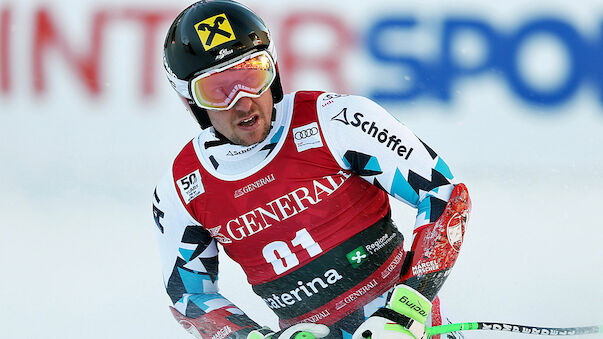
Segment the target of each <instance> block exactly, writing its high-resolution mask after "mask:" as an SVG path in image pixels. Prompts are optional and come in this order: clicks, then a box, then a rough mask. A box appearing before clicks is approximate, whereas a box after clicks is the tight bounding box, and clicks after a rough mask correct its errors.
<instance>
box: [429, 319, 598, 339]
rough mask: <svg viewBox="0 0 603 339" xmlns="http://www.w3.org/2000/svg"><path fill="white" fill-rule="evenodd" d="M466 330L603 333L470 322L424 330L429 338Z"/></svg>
mask: <svg viewBox="0 0 603 339" xmlns="http://www.w3.org/2000/svg"><path fill="white" fill-rule="evenodd" d="M467 330H486V331H503V332H514V333H523V334H538V335H554V336H560V335H582V334H595V333H603V326H585V327H565V328H553V327H536V326H525V325H515V324H506V323H490V322H470V323H457V324H449V325H441V326H434V327H429V328H427V329H426V331H427V336H428V337H431V336H433V335H436V334H443V333H450V332H456V331H467Z"/></svg>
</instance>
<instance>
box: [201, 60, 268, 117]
mask: <svg viewBox="0 0 603 339" xmlns="http://www.w3.org/2000/svg"><path fill="white" fill-rule="evenodd" d="M275 78H276V66H275V64H274V61H273V60H272V57H270V54H268V52H266V51H261V52H256V53H253V54H250V55H248V56H245V57H243V58H242V59H241V60H238V61H237V62H236V63H234V64H228V65H226V66H224V67H220V68H217V69H212V70H209V71H207V72H204V73H201V74H200V75H198V76H196V77H195V78H193V79H192V80H191V81H190V82H189V89H190V93H191V95H192V97H193V100H195V103H196V104H197V105H198V106H199V107H202V108H205V109H211V110H219V111H222V110H228V109H230V108H232V107H233V106H234V104H235V103H236V102H237V100H239V99H240V98H242V97H251V98H257V97H259V96H260V95H262V94H263V93H264V92H266V90H267V89H268V88H270V85H272V82H273V81H274V79H275Z"/></svg>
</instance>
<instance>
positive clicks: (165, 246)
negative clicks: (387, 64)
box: [153, 0, 471, 339]
mask: <svg viewBox="0 0 603 339" xmlns="http://www.w3.org/2000/svg"><path fill="white" fill-rule="evenodd" d="M164 67H165V70H166V73H167V77H168V79H169V81H170V83H171V85H172V86H173V88H174V89H175V90H176V92H177V93H178V95H179V96H180V97H181V99H182V101H183V102H184V103H185V105H186V107H187V109H188V110H189V111H190V113H191V114H192V116H193V117H194V118H195V120H196V121H197V122H198V123H199V125H200V126H201V129H202V130H201V132H200V133H199V135H197V136H196V137H195V138H194V139H192V140H191V141H190V142H189V143H187V144H186V145H185V146H184V148H183V149H182V151H181V152H180V153H179V154H178V156H177V157H176V158H175V160H174V161H173V164H172V166H171V168H170V170H169V171H168V173H167V175H165V176H164V177H163V178H162V179H161V181H160V182H159V184H158V185H157V187H156V188H155V191H154V194H153V215H154V219H155V222H156V225H157V228H158V239H159V248H160V253H161V258H162V259H161V260H162V266H163V276H164V282H165V286H166V289H167V293H168V295H169V297H170V298H171V300H172V303H173V307H171V311H172V313H173V315H174V316H175V318H176V319H177V321H178V322H179V323H180V324H182V325H183V326H184V327H185V328H186V329H187V330H188V331H189V332H190V333H192V334H193V335H194V336H195V337H197V338H212V339H223V338H250V339H262V338H270V337H272V338H293V337H295V335H296V334H298V333H299V332H308V333H311V334H312V335H314V336H315V337H317V338H322V337H324V338H351V337H353V338H355V339H356V338H369V337H370V338H374V339H378V338H386V337H387V338H415V339H418V338H422V337H424V336H425V325H426V322H427V318H428V316H429V315H430V313H432V312H431V309H432V301H434V299H435V298H436V294H437V293H438V291H439V289H440V287H441V286H442V284H443V282H444V280H445V279H446V277H447V276H448V274H449V271H450V269H451V267H452V266H453V264H454V262H455V260H456V258H457V256H458V251H459V249H460V246H461V243H462V241H463V235H464V232H465V226H466V222H467V218H468V215H469V212H470V209H471V202H470V199H469V196H468V192H467V189H466V187H465V185H463V184H455V183H453V181H452V180H453V176H452V174H451V172H450V170H449V168H448V166H447V165H446V163H445V162H444V160H443V159H442V158H441V157H440V156H439V155H438V154H437V153H436V152H435V151H433V150H432V149H431V148H430V147H429V146H427V145H426V144H425V143H423V142H422V141H421V140H420V139H419V138H417V137H416V136H415V135H414V134H413V133H412V132H411V131H410V130H409V129H408V128H407V127H406V126H404V125H403V124H401V123H399V122H398V121H397V120H396V119H395V118H393V117H392V116H391V115H390V114H389V113H388V112H386V111H385V110H384V109H383V108H382V107H380V106H379V105H378V104H376V103H375V102H373V101H371V100H369V99H367V98H364V97H360V96H352V95H340V94H335V93H323V92H314V91H298V92H295V93H291V94H287V95H284V94H283V89H282V86H281V79H280V76H279V72H278V67H277V55H276V49H275V45H274V42H273V40H272V38H271V35H270V33H269V31H268V29H267V27H266V26H265V24H264V22H263V21H262V20H261V19H260V18H259V17H258V16H257V15H256V14H254V13H253V12H252V11H251V10H250V9H248V8H247V7H245V6H243V5H241V4H239V3H236V2H234V1H228V0H214V1H201V2H197V3H195V4H193V5H191V6H190V7H188V8H186V9H185V10H184V11H183V12H182V13H180V15H178V17H177V18H176V19H175V20H174V22H173V24H172V25H171V27H170V28H169V31H168V33H167V37H166V40H165V45H164ZM390 196H391V197H393V198H396V199H399V200H401V201H403V202H405V203H407V204H408V205H410V206H412V207H414V208H416V209H417V210H418V213H417V216H416V222H415V225H414V233H413V238H414V239H413V242H412V247H411V250H410V251H405V250H404V248H403V241H404V239H403V236H402V234H401V233H400V232H399V231H398V230H397V229H396V226H395V225H394V223H393V221H392V219H391V213H390V204H389V197H390ZM218 243H219V244H220V245H221V246H222V248H223V249H224V251H225V252H226V253H227V254H228V256H229V257H230V258H232V259H233V260H234V261H236V262H237V263H239V264H240V265H241V267H242V269H243V271H244V272H245V274H246V276H247V280H248V282H249V283H250V284H251V286H252V288H253V290H254V292H255V293H256V294H257V295H259V296H260V297H261V298H262V299H263V300H264V301H265V302H266V304H267V305H268V307H269V308H270V309H271V310H272V311H274V312H275V313H276V315H277V316H278V318H279V322H280V326H281V328H282V329H281V330H279V331H277V332H274V331H272V330H271V329H269V328H267V327H262V326H260V325H258V324H257V323H256V322H254V321H253V320H252V319H251V318H250V317H248V316H247V315H246V314H244V313H243V311H241V310H240V308H238V307H237V306H236V305H234V304H233V303H231V302H230V301H229V300H227V299H226V298H225V297H223V296H222V295H221V294H220V293H219V292H218V288H217V278H218V246H217V245H218ZM434 308H435V307H434ZM436 318H437V312H433V314H432V315H431V321H432V322H436V321H437V319H436Z"/></svg>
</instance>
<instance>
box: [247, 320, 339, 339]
mask: <svg viewBox="0 0 603 339" xmlns="http://www.w3.org/2000/svg"><path fill="white" fill-rule="evenodd" d="M327 335H329V328H328V327H327V326H325V325H320V324H312V323H301V324H295V325H293V326H290V327H287V328H285V329H282V330H280V331H278V332H274V331H272V330H271V329H269V328H268V327H263V328H260V329H257V330H253V331H251V332H250V333H249V334H248V335H247V339H314V338H323V337H326V336H327Z"/></svg>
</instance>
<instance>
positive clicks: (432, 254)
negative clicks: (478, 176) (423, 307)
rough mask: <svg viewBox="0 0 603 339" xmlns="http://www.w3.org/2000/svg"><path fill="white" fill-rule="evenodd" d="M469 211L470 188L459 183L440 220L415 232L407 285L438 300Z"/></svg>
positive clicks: (405, 277) (454, 260) (460, 241)
mask: <svg viewBox="0 0 603 339" xmlns="http://www.w3.org/2000/svg"><path fill="white" fill-rule="evenodd" d="M470 212H471V199H470V198H469V192H468V191H467V187H466V186H465V185H464V184H458V185H456V186H455V188H454V189H453V191H452V194H451V195H450V199H449V200H448V204H447V205H446V208H445V209H444V212H443V213H442V215H441V216H440V217H439V218H438V220H437V221H435V222H433V223H429V224H426V225H424V226H422V227H419V228H417V229H416V230H415V231H414V235H415V237H414V241H413V244H412V247H411V252H409V255H412V257H411V259H410V265H409V268H408V270H407V271H406V273H404V274H403V276H402V278H401V281H402V282H403V283H404V284H405V285H408V286H410V287H412V288H414V289H415V290H417V291H418V292H420V293H421V294H423V295H424V296H425V297H427V298H428V299H429V300H433V299H434V298H435V296H436V294H437V292H438V291H439V290H440V288H441V287H442V284H443V283H444V281H445V280H446V278H447V277H448V274H449V273H450V269H451V268H452V266H453V265H454V263H455V262H456V259H457V258H458V255H459V251H460V249H461V245H462V243H463V238H464V236H465V228H466V226H467V221H468V219H469V213H470ZM410 253H412V254H410Z"/></svg>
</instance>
